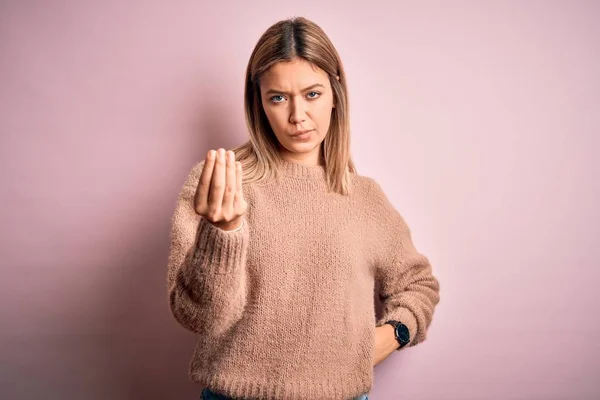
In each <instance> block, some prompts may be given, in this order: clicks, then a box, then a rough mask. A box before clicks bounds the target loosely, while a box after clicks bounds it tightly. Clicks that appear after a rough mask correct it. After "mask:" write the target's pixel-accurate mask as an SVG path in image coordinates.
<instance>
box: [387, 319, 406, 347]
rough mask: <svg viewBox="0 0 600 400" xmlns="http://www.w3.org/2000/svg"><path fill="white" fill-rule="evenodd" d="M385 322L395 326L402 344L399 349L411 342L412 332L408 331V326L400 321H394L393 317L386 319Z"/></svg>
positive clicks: (397, 337)
mask: <svg viewBox="0 0 600 400" xmlns="http://www.w3.org/2000/svg"><path fill="white" fill-rule="evenodd" d="M385 323H386V324H390V325H392V326H393V327H394V335H395V336H396V340H397V341H398V343H399V344H400V347H398V349H401V348H402V347H404V346H406V345H407V344H408V342H410V332H409V331H408V327H407V326H406V325H404V324H403V323H402V322H400V321H394V320H393V319H391V320H389V321H386V322H385Z"/></svg>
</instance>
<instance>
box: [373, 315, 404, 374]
mask: <svg viewBox="0 0 600 400" xmlns="http://www.w3.org/2000/svg"><path fill="white" fill-rule="evenodd" d="M398 346H399V344H398V341H397V340H396V335H395V334H394V327H393V326H392V325H390V324H383V325H381V326H378V327H376V328H375V354H374V356H373V366H376V365H377V364H379V363H380V362H382V361H383V360H385V359H386V358H387V357H388V356H389V355H390V354H392V353H393V352H394V351H395V350H397V349H398Z"/></svg>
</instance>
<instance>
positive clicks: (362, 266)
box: [167, 160, 439, 400]
mask: <svg viewBox="0 0 600 400" xmlns="http://www.w3.org/2000/svg"><path fill="white" fill-rule="evenodd" d="M203 165H204V160H202V161H200V162H197V163H196V164H195V165H194V166H193V167H192V169H191V171H190V173H189V175H188V177H187V179H186V180H185V182H184V184H183V187H182V189H181V191H180V193H179V196H178V198H177V201H176V205H175V211H174V213H173V218H172V230H171V243H170V252H169V259H168V274H167V275H168V276H167V291H168V300H169V306H170V310H171V313H172V315H173V317H174V318H175V320H176V321H177V322H178V323H179V324H180V325H181V326H183V327H184V328H185V329H187V330H189V331H191V332H193V333H195V334H196V338H197V342H196V346H195V349H194V352H193V356H192V358H191V361H190V364H189V377H190V378H191V380H192V381H194V382H196V383H198V384H199V385H201V386H203V387H208V388H209V389H211V390H212V391H215V392H217V393H222V394H224V395H226V396H229V397H234V398H243V399H267V400H275V399H277V400H279V399H285V400H307V399H320V400H344V399H351V398H353V397H355V396H358V395H360V394H362V393H367V392H368V391H370V390H371V387H372V386H373V360H374V344H375V327H376V326H381V325H382V324H384V323H385V321H387V320H390V319H394V320H398V321H401V322H403V323H404V324H405V325H407V327H408V328H409V332H410V337H411V341H410V342H409V344H408V345H407V346H405V347H403V349H404V348H406V347H411V346H415V345H417V344H418V343H420V342H423V341H424V340H425V339H426V334H427V330H428V327H429V326H430V324H431V321H432V317H433V313H434V309H435V306H436V305H437V303H438V302H439V282H438V280H437V279H436V277H435V276H434V275H433V274H432V268H431V264H430V263H429V261H428V259H427V257H425V256H424V255H423V254H421V253H419V252H418V251H417V250H416V249H415V246H414V244H413V241H412V239H411V232H410V229H409V228H408V226H407V224H406V222H405V220H404V219H403V217H402V216H401V215H400V213H399V212H398V211H397V210H396V209H395V208H394V207H393V205H392V204H391V203H390V201H389V200H388V198H387V197H386V195H385V193H384V192H383V190H382V188H381V187H380V185H379V184H378V183H377V182H376V181H375V180H374V179H372V178H369V177H366V176H362V175H359V174H351V180H350V194H349V195H347V196H344V195H341V194H338V193H333V192H328V191H327V185H326V173H325V167H324V166H307V165H301V164H297V163H294V162H291V161H286V160H284V161H283V164H282V166H281V167H280V169H279V172H280V174H279V176H278V177H277V178H275V179H272V180H270V181H269V182H262V183H256V182H254V183H250V184H246V183H243V184H242V185H243V191H244V198H245V199H246V201H247V203H248V207H247V210H246V213H245V214H244V215H243V224H242V226H240V227H239V229H235V230H232V231H226V230H222V229H221V228H218V227H217V226H215V225H213V224H212V223H210V222H209V221H208V220H207V219H205V218H203V217H201V216H199V215H197V214H196V213H195V212H194V209H193V198H194V193H195V191H196V187H197V185H198V182H199V179H200V173H201V171H202V167H203ZM375 282H379V284H380V290H379V293H378V295H379V299H380V300H381V301H382V305H383V311H382V315H381V317H380V318H377V317H376V315H375V303H374V287H375ZM399 350H400V349H399Z"/></svg>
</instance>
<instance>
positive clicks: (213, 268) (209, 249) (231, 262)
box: [191, 217, 249, 274]
mask: <svg viewBox="0 0 600 400" xmlns="http://www.w3.org/2000/svg"><path fill="white" fill-rule="evenodd" d="M248 228H249V227H248V222H247V221H243V222H242V226H241V227H240V228H239V229H235V230H232V231H226V230H223V229H221V228H219V227H217V226H215V225H213V224H212V223H211V222H210V221H208V220H207V219H206V218H203V217H201V218H200V222H199V224H198V230H197V231H196V241H195V244H194V254H193V257H192V263H191V264H192V266H193V267H194V268H201V269H202V271H201V272H202V273H206V274H212V273H216V274H230V273H233V272H235V270H237V269H238V268H240V267H242V266H243V264H245V258H246V248H247V246H248V242H249V229H248ZM198 272H200V271H198Z"/></svg>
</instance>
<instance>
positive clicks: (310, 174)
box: [279, 158, 326, 179]
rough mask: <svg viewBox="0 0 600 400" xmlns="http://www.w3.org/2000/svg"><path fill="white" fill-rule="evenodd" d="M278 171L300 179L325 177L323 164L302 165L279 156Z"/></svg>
mask: <svg viewBox="0 0 600 400" xmlns="http://www.w3.org/2000/svg"><path fill="white" fill-rule="evenodd" d="M279 173H281V174H282V175H285V176H292V177H295V178H301V179H325V177H326V173H325V166H324V165H304V164H298V163H296V162H292V161H288V160H286V159H284V158H280V164H279Z"/></svg>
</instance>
